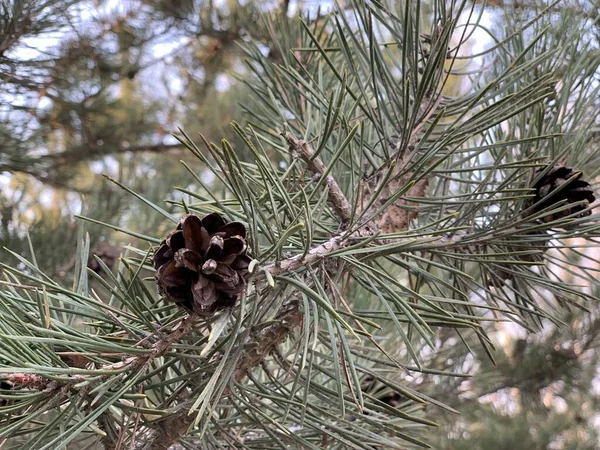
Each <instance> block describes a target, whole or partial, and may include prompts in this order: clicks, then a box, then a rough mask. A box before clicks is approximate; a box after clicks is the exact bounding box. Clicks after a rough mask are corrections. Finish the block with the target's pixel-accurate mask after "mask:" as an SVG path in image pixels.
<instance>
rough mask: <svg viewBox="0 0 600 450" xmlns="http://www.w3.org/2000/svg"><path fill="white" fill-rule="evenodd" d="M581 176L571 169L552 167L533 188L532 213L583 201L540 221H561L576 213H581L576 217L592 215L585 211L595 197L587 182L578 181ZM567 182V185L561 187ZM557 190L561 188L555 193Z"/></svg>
mask: <svg viewBox="0 0 600 450" xmlns="http://www.w3.org/2000/svg"><path fill="white" fill-rule="evenodd" d="M542 170H544V169H542ZM581 175H582V174H581V172H580V171H578V170H576V169H573V168H571V167H564V166H559V167H553V168H552V169H550V171H549V172H548V173H547V174H546V175H544V176H543V177H542V178H541V179H540V180H539V181H538V182H537V183H536V184H535V185H534V186H533V188H534V189H535V197H534V198H533V202H534V203H535V207H534V212H536V213H537V212H539V211H541V210H543V209H545V208H549V207H550V206H552V205H555V204H558V203H561V202H562V205H569V204H572V203H575V202H579V201H585V203H583V204H581V205H575V206H572V207H571V208H567V209H564V210H562V211H559V212H556V213H554V214H549V215H547V216H544V217H542V218H541V219H540V220H542V221H543V222H552V221H553V220H557V219H561V218H563V217H566V216H569V215H571V214H575V213H578V212H581V214H579V215H578V216H576V217H583V216H589V215H590V214H591V213H592V212H591V211H590V210H587V211H585V210H586V209H587V208H588V206H589V205H590V204H591V203H593V202H594V200H595V199H596V197H595V196H594V191H593V189H592V187H591V186H590V184H589V183H588V182H587V181H584V180H580V178H581ZM569 179H571V180H570V182H569ZM567 182H569V184H568V185H566V186H563V185H564V184H565V183H567ZM558 188H561V189H560V191H559V192H555V191H556V189H558ZM554 192H555V193H554ZM553 193H554V194H553Z"/></svg>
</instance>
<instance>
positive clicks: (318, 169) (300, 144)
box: [281, 131, 352, 224]
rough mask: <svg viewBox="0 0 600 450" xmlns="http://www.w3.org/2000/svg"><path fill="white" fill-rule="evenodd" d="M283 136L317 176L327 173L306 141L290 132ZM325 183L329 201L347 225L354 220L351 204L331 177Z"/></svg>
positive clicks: (328, 176)
mask: <svg viewBox="0 0 600 450" xmlns="http://www.w3.org/2000/svg"><path fill="white" fill-rule="evenodd" d="M281 135H282V136H283V137H284V138H285V140H286V141H287V142H288V144H290V150H293V151H294V152H296V153H298V154H299V155H300V157H301V158H302V159H303V160H304V162H305V163H306V165H307V166H308V168H309V169H310V170H311V171H312V172H313V173H314V174H315V175H317V176H322V175H323V174H324V173H325V170H326V167H325V164H323V161H322V160H321V158H320V157H319V156H315V152H314V151H313V150H312V148H311V147H310V146H309V145H308V144H307V143H306V142H305V141H303V140H302V139H296V138H295V137H294V136H293V135H292V134H291V133H290V132H289V131H284V132H283V133H281ZM325 183H326V184H327V187H328V188H329V192H328V193H329V201H330V202H331V205H332V206H333V209H334V210H335V212H336V214H337V215H338V217H339V218H340V219H342V224H347V223H348V222H350V219H351V218H352V207H351V206H350V202H348V200H347V199H346V196H345V195H344V192H343V191H342V189H341V188H340V186H339V185H338V184H337V181H335V179H334V178H333V177H332V176H331V175H327V178H326V179H325Z"/></svg>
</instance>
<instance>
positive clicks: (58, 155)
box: [0, 0, 600, 450]
mask: <svg viewBox="0 0 600 450" xmlns="http://www.w3.org/2000/svg"><path fill="white" fill-rule="evenodd" d="M477 3H480V2H477ZM480 6H481V8H479V9H478V11H479V13H481V14H485V17H486V20H487V22H488V24H487V26H489V29H490V30H491V31H493V32H494V33H495V34H498V35H504V36H510V35H511V34H512V33H513V32H515V31H516V30H517V29H519V28H520V27H522V26H523V24H526V23H527V22H528V21H529V20H531V19H532V18H533V17H535V16H536V15H537V14H538V13H539V12H540V10H541V9H542V8H544V7H547V6H548V4H542V3H541V2H539V4H537V3H535V2H534V1H532V2H531V3H530V4H529V3H527V2H518V1H514V2H513V1H489V2H486V3H480ZM342 7H344V5H342ZM348 7H350V5H348ZM423 7H424V8H427V4H426V3H425V4H423ZM1 8H2V10H1V12H0V35H1V36H2V40H1V41H0V79H1V81H2V83H1V86H0V145H1V150H0V187H1V192H0V246H1V247H6V248H9V249H11V250H12V251H14V252H16V253H18V254H21V255H23V256H26V257H28V258H29V257H31V249H32V248H33V249H35V258H36V261H37V264H38V265H39V267H40V269H41V270H42V271H43V272H45V273H47V274H49V275H50V276H52V277H53V278H54V279H57V280H61V281H62V282H64V283H65V284H67V285H68V284H70V283H72V280H71V279H70V278H69V277H70V273H72V268H73V265H74V264H75V257H74V249H73V245H74V244H73V242H74V236H76V235H77V233H79V232H81V229H82V227H83V226H84V225H83V224H82V223H81V221H78V220H77V219H75V218H74V215H76V214H82V215H85V216H87V217H91V218H93V219H95V220H97V221H99V222H105V223H110V224H113V225H116V226H119V227H123V228H126V229H130V230H134V231H136V232H138V233H141V234H147V235H152V236H163V235H165V234H166V231H167V230H168V227H169V226H170V224H165V223H164V218H163V216H161V215H159V214H158V213H156V212H155V211H153V210H152V209H151V208H147V207H145V206H144V205H143V204H141V203H139V202H136V201H134V200H133V197H131V196H130V195H129V194H127V193H126V192H124V191H123V190H121V189H119V188H118V187H117V186H115V185H114V184H111V183H109V182H107V181H106V180H105V179H104V178H103V177H102V176H101V174H107V175H109V176H110V177H112V178H114V179H116V180H117V181H119V182H122V183H123V184H125V185H127V186H128V187H129V188H131V189H132V190H133V191H135V192H139V193H143V195H144V197H146V198H147V199H149V200H150V201H152V202H154V203H157V204H161V205H163V206H164V207H165V209H167V210H168V211H174V209H171V207H170V203H164V200H165V199H169V200H171V201H173V202H177V201H180V200H181V199H182V194H181V193H180V191H176V190H175V189H174V186H178V187H181V188H184V189H190V190H199V189H202V188H201V187H200V186H198V184H197V183H195V182H194V180H193V179H192V178H191V177H190V175H189V173H188V172H187V170H186V169H185V167H184V166H183V165H181V164H179V162H178V160H180V159H185V160H186V162H188V164H190V165H192V166H193V169H194V170H195V171H196V172H197V173H199V174H200V175H201V178H202V181H203V183H204V185H205V186H208V187H209V189H214V190H215V191H218V189H219V186H218V183H217V181H215V180H214V177H213V176H212V175H211V174H210V172H208V171H204V170H203V167H202V166H201V164H200V163H199V162H198V161H197V160H195V159H193V158H187V153H186V151H184V148H183V146H182V145H181V144H180V143H179V142H178V141H177V140H175V139H174V138H173V137H172V136H171V135H170V133H172V132H176V131H177V129H178V128H182V129H184V130H185V132H186V133H187V134H188V135H189V136H192V137H193V138H195V136H196V135H197V133H198V132H201V133H202V134H204V135H205V136H206V137H207V139H208V140H209V141H214V142H219V141H220V139H221V138H222V137H227V138H228V140H229V142H231V143H232V145H233V148H234V149H236V151H238V152H239V155H238V156H239V158H240V159H241V160H250V158H251V155H250V154H249V152H248V150H247V148H246V146H245V145H243V144H242V142H241V140H240V138H239V137H238V136H237V135H236V134H235V133H233V132H232V131H231V128H230V127H229V123H230V122H231V121H232V120H234V119H235V120H236V121H238V122H244V120H246V119H249V120H252V118H253V115H252V108H253V106H252V103H251V101H250V97H251V95H250V94H251V93H250V90H249V88H248V85H247V81H248V80H249V79H250V78H251V77H256V72H253V71H252V70H251V67H250V66H249V65H247V64H246V63H245V58H244V52H243V50H242V49H241V48H240V45H239V44H240V43H243V42H247V41H249V40H254V41H258V42H260V43H261V44H260V45H259V49H260V51H261V52H263V55H264V56H265V57H267V58H269V59H271V60H272V61H274V62H278V61H281V60H282V58H291V57H293V55H288V54H282V53H281V52H280V50H279V46H278V42H273V41H271V40H270V38H269V36H270V33H269V29H268V28H269V25H268V22H267V21H265V20H264V19H263V18H262V15H263V14H265V13H270V14H272V15H273V17H277V16H280V17H281V18H282V20H284V19H283V18H285V17H294V16H297V15H298V14H300V13H303V14H307V15H308V16H309V17H311V18H312V19H313V20H315V21H318V20H319V19H318V17H319V14H323V13H326V12H327V11H328V9H331V8H332V5H331V4H329V3H327V2H325V3H324V2H317V1H289V0H287V1H286V0H283V1H280V2H277V1H260V0H259V1H251V0H246V1H233V0H222V1H217V0H173V1H167V0H137V1H130V0H125V1H102V0H93V1H86V0H36V1H33V0H31V1H7V0H4V1H3V2H2V3H1ZM551 8H552V9H553V12H552V21H551V24H550V25H549V26H551V27H553V28H554V29H553V30H552V33H549V34H548V35H546V36H547V37H545V38H544V39H540V40H538V41H537V42H535V43H534V45H535V46H542V47H543V46H546V47H548V48H551V47H552V46H553V45H554V44H555V43H554V42H553V38H552V36H559V37H560V36H564V35H565V34H568V35H569V36H570V39H573V40H579V41H578V42H576V43H574V45H573V46H572V47H571V48H578V46H581V47H582V48H583V47H584V46H589V48H591V50H589V54H588V56H589V58H588V60H587V61H588V62H587V64H586V65H582V66H581V67H579V68H578V72H579V73H582V72H583V73H585V71H591V72H590V75H591V76H592V77H594V78H595V79H596V83H595V84H594V85H595V89H597V86H598V84H599V81H600V80H598V77H599V76H600V74H599V72H598V61H599V59H600V51H599V50H598V49H599V48H600V46H599V42H600V32H599V30H600V28H599V27H598V24H599V22H598V6H597V4H595V3H592V2H577V1H565V2H560V3H556V2H555V4H552V5H551ZM576 23H578V24H580V26H579V27H578V29H576V30H574V29H573V25H574V24H576ZM290 26H292V25H290ZM499 30H504V31H502V32H500V31H499ZM329 32H333V30H329ZM484 35H485V30H484V31H482V30H481V29H480V30H479V32H478V33H477V38H476V39H471V40H469V41H468V42H467V44H466V45H464V46H462V47H461V51H463V52H468V51H471V52H472V53H475V52H478V51H479V52H482V56H481V61H483V62H482V65H483V66H485V64H486V62H488V61H487V60H486V59H485V52H484V51H483V50H482V49H481V46H480V45H478V44H477V39H483V37H482V36H484ZM290 36H293V33H290ZM320 39H322V40H323V42H324V43H326V42H327V36H326V35H322V36H320ZM556 39H560V38H556ZM511 45H513V46H515V47H513V48H512V49H507V50H506V52H505V57H506V58H507V59H510V58H512V56H514V54H519V52H520V51H523V50H524V49H525V45H528V43H525V42H519V41H518V40H516V42H515V41H513V42H512V43H511ZM519 45H520V46H521V47H520V48H519ZM501 54H502V53H501ZM467 56H469V55H467ZM572 56H573V55H567V54H565V55H560V57H555V58H553V59H552V60H551V61H549V60H548V61H540V67H542V66H543V65H544V64H552V65H553V66H552V67H550V68H549V67H544V69H545V70H544V72H547V71H548V70H551V71H552V73H553V74H554V76H555V77H556V79H557V81H558V83H557V85H558V86H559V87H560V86H561V85H568V82H567V81H566V80H561V76H563V75H564V76H565V77H569V76H571V74H572V73H574V72H575V71H574V69H573V67H572V66H571V64H573V59H574V58H573V57H572ZM466 61H471V60H466ZM576 63H577V64H579V63H580V59H577V61H576ZM464 64H465V65H466V64H470V62H465V63H464ZM460 65H461V60H457V62H456V65H455V66H454V70H457V71H458V70H459V69H464V67H460ZM484 69H485V70H482V69H481V68H477V70H474V74H475V75H474V76H473V79H472V80H471V81H472V82H473V83H475V84H476V83H478V82H479V81H481V80H478V79H477V77H486V76H487V77H489V78H490V79H491V78H492V77H493V76H495V75H497V73H495V67H494V66H493V65H490V66H486V67H484ZM524 76H528V77H534V75H532V74H531V72H527V73H525V74H524ZM445 89H446V94H447V95H453V96H456V95H458V94H460V93H461V90H465V84H464V83H463V82H462V81H461V80H460V79H459V77H456V79H455V80H451V82H450V83H448V85H447V86H446V88H445ZM507 89H510V87H507ZM578 89H579V90H578ZM515 90H516V88H515ZM578 92H579V94H580V95H581V98H580V99H576V96H575V97H574V94H577V93H578ZM468 93H469V92H468V84H467V90H466V91H465V92H464V94H465V95H468ZM572 94H573V95H571V96H570V97H569V98H570V99H571V100H570V103H569V104H561V103H560V101H561V99H564V98H565V97H564V96H562V97H561V96H560V92H558V93H557V94H556V96H555V97H554V100H552V99H551V100H550V101H548V102H546V103H545V104H540V105H538V106H536V108H537V110H535V111H534V112H533V113H532V114H531V115H530V117H529V118H528V120H530V121H531V124H533V125H535V127H537V129H536V133H539V134H542V133H543V131H540V130H547V132H548V133H557V132H558V131H562V132H564V133H566V134H565V135H564V136H563V137H561V138H559V139H557V140H556V141H553V142H555V143H556V144H555V145H557V147H561V148H560V151H565V155H568V159H569V161H570V163H571V164H573V165H575V166H577V167H580V168H581V169H584V171H585V172H586V174H587V175H589V176H588V179H590V180H591V179H593V177H594V176H595V175H597V174H598V173H599V169H600V165H599V164H598V152H597V151H596V146H595V145H594V144H595V141H594V140H596V139H597V136H598V133H597V131H596V128H597V125H598V124H597V115H593V116H591V115H590V111H592V112H595V113H597V111H598V109H595V110H594V107H593V105H594V102H597V101H598V98H600V97H599V96H598V95H597V92H596V91H594V90H589V89H588V90H587V91H586V90H585V89H584V88H583V87H581V86H580V87H575V88H574V91H573V93H572ZM573 98H575V100H573ZM590 99H591V101H592V103H590ZM578 102H579V103H578ZM583 103H585V107H583V106H582V105H583ZM242 105H243V106H242ZM255 107H257V108H258V107H260V106H259V105H258V104H255ZM518 118H519V120H522V116H518ZM582 123H585V124H587V125H588V126H589V127H590V129H591V131H592V133H591V138H590V135H583V134H573V135H570V134H569V130H570V129H572V128H573V126H574V124H579V125H580V124H582ZM514 125H515V127H516V128H519V129H527V127H525V126H520V124H514ZM521 125H522V124H521ZM509 126H511V125H510V124H509ZM535 127H534V128H535ZM523 137H524V136H520V138H523ZM502 138H503V137H502V136H495V139H496V140H497V141H499V140H502ZM590 139H592V142H591V143H590ZM534 149H535V148H534V147H533V146H532V152H533V151H534ZM565 149H566V150H565ZM521 150H522V152H523V154H527V152H526V151H523V149H521ZM85 231H86V232H87V233H89V235H90V241H91V249H92V252H93V253H96V254H97V255H98V256H100V257H101V258H102V259H103V260H104V262H105V263H106V264H107V265H108V266H109V267H111V268H114V265H115V263H116V262H117V261H118V254H119V253H120V252H121V251H122V249H123V247H124V246H125V245H127V244H134V245H138V244H139V242H136V241H135V240H134V239H132V238H131V237H130V236H126V235H124V234H122V233H119V232H117V231H111V229H109V228H106V227H104V226H102V225H99V224H93V223H86V224H85ZM588 250H589V252H590V253H589V255H590V256H591V258H592V259H597V257H598V255H597V254H596V253H594V252H595V250H594V249H593V248H591V249H588ZM571 257H577V258H585V255H583V256H581V255H580V256H576V255H571ZM0 258H2V261H3V262H5V261H7V260H8V259H10V255H9V254H8V252H6V251H4V250H1V251H0ZM592 259H590V262H589V264H590V265H591V264H593V261H592ZM90 267H91V268H92V269H93V270H98V271H100V269H99V267H98V266H94V265H93V263H91V266H90ZM94 267H96V268H95V269H94ZM556 270H557V271H558V272H559V273H560V276H562V277H563V278H564V279H565V281H568V279H569V273H568V272H567V271H565V270H563V269H562V268H561V267H559V266H557V267H556ZM595 270H600V267H596V268H595ZM592 286H593V283H590V294H591V295H597V294H598V293H597V292H593V290H594V288H593V287H592ZM97 289H101V287H97ZM362 307H364V309H368V307H369V305H362ZM590 310H591V312H590V313H589V314H582V313H581V312H579V311H577V310H572V311H570V313H569V314H567V315H566V316H565V315H564V314H563V315H562V316H560V318H559V320H557V321H555V322H552V321H550V320H547V319H544V320H542V321H541V327H540V328H541V329H540V330H539V331H538V332H537V333H534V334H531V333H528V332H526V331H524V329H523V328H520V327H519V326H518V325H514V324H506V323H503V322H497V323H492V324H489V325H486V327H487V328H488V330H487V331H488V335H489V336H490V337H491V338H492V339H493V343H494V344H495V346H496V347H497V349H496V351H495V352H494V353H493V355H492V356H493V358H494V360H495V364H494V363H492V361H491V360H490V358H489V355H487V354H486V353H485V352H484V351H483V349H482V347H481V345H480V344H479V343H478V341H477V338H476V336H474V335H470V334H468V333H466V334H465V335H464V339H465V341H464V342H460V341H459V340H458V339H457V338H456V337H455V336H450V335H448V336H446V335H444V332H443V331H441V332H440V333H439V335H438V337H437V340H436V342H435V344H436V350H437V351H435V352H432V351H431V349H428V348H426V346H425V345H424V344H423V345H422V349H421V351H420V353H419V356H420V357H421V360H422V362H423V365H424V366H428V367H438V368H439V369H440V370H442V369H443V370H447V371H452V372H461V373H468V374H471V375H473V377H472V378H467V379H465V378H462V377H459V378H451V377H442V376H437V375H431V374H420V375H415V376H410V377H408V378H407V379H406V382H407V383H410V385H412V386H413V387H414V389H417V390H419V391H420V392H423V393H425V394H426V395H429V396H430V397H432V398H435V399H437V400H439V401H442V402H444V403H445V404H447V405H449V406H451V407H453V408H455V409H457V410H459V411H460V412H461V414H462V415H461V416H458V417H457V416H455V415H453V414H450V413H448V412H447V411H446V410H443V409H436V408H431V410H430V411H428V414H429V416H428V418H429V419H430V420H434V421H439V422H440V423H442V424H443V428H442V429H440V430H439V431H438V432H436V434H435V436H430V439H432V440H433V441H432V442H431V443H432V445H434V447H435V448H440V449H446V450H461V449H465V450H466V449H494V450H502V449H506V450H509V449H510V450H513V449H514V450H518V449H522V450H537V449H539V450H542V449H544V450H559V449H568V450H584V449H588V450H592V449H597V448H599V446H600V435H599V430H600V428H599V426H600V415H599V414H598V411H599V402H600V397H599V395H600V384H599V382H600V379H599V375H600V374H599V373H598V367H599V365H598V358H599V357H600V352H599V350H598V348H597V347H598V342H600V341H599V340H598V335H599V334H600V317H599V316H598V312H599V310H598V308H597V307H596V306H591V307H590ZM389 336H390V337H389V339H390V345H393V342H394V328H393V327H391V326H390V332H389ZM464 344H467V345H464ZM381 395H384V394H381ZM387 400H388V401H389V402H390V403H391V404H393V403H394V402H401V401H402V399H401V398H388V399H387Z"/></svg>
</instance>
